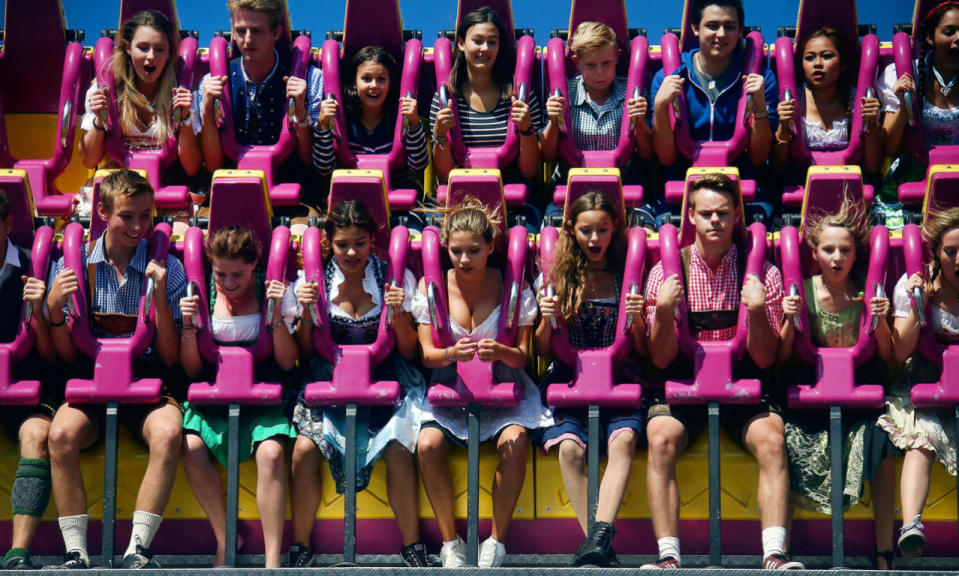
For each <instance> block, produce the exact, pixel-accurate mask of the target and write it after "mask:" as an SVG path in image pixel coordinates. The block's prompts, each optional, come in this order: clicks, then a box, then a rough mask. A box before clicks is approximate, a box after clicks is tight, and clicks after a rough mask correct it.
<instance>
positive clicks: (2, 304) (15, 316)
mask: <svg viewBox="0 0 959 576" xmlns="http://www.w3.org/2000/svg"><path fill="white" fill-rule="evenodd" d="M17 253H18V254H19V255H20V267H19V268H10V269H9V270H7V269H4V270H2V271H0V315H2V316H0V318H2V320H0V342H2V343H4V344H6V343H8V342H13V339H14V338H16V337H17V329H18V328H19V326H20V310H21V307H22V306H23V280H21V279H20V277H21V276H23V275H24V274H26V273H27V271H29V270H30V253H29V252H27V251H26V250H23V249H22V248H19V247H18V248H17ZM44 280H46V278H44Z"/></svg>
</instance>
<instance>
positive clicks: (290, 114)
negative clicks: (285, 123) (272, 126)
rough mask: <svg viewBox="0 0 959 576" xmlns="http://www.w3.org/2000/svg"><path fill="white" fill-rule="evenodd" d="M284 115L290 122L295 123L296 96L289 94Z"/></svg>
mask: <svg viewBox="0 0 959 576" xmlns="http://www.w3.org/2000/svg"><path fill="white" fill-rule="evenodd" d="M286 116H287V118H288V119H289V122H290V124H296V98H294V97H292V96H290V100H289V103H288V104H287V106H286Z"/></svg>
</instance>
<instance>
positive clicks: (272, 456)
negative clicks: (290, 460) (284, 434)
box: [256, 440, 286, 470]
mask: <svg viewBox="0 0 959 576" xmlns="http://www.w3.org/2000/svg"><path fill="white" fill-rule="evenodd" d="M285 460H286V450H284V448H283V444H282V443H280V442H277V441H276V440H264V441H263V442H260V445H259V446H257V448H256V467H257V469H258V470H282V469H283V463H284V461H285Z"/></svg>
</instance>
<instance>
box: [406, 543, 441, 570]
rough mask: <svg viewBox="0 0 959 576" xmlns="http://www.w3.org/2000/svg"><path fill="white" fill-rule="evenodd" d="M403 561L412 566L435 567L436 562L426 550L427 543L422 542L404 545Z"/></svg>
mask: <svg viewBox="0 0 959 576" xmlns="http://www.w3.org/2000/svg"><path fill="white" fill-rule="evenodd" d="M401 554H402V555H403V562H405V563H406V565H407V566H409V567H410V568H434V567H436V564H435V563H434V562H433V560H432V559H431V558H430V555H429V554H427V552H426V545H425V544H423V543H422V542H417V543H415V544H410V545H409V546H403V551H402V552H401Z"/></svg>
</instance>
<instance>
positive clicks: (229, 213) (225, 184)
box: [209, 176, 273, 262]
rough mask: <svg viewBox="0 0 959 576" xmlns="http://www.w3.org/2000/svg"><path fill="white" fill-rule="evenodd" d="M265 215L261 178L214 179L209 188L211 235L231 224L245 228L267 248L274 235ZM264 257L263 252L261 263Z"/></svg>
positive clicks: (265, 254)
mask: <svg viewBox="0 0 959 576" xmlns="http://www.w3.org/2000/svg"><path fill="white" fill-rule="evenodd" d="M227 200H229V202H227ZM268 214H269V212H268V208H267V205H266V198H265V197H264V196H263V181H262V180H261V179H260V178H258V177H255V176H249V177H243V176H228V177H217V178H214V179H213V184H212V186H211V187H210V224H209V230H210V231H211V232H213V231H216V230H219V229H220V228H224V227H227V226H231V225H234V224H236V225H238V226H246V227H247V228H250V229H251V230H253V233H254V234H255V235H256V237H257V239H259V240H260V242H261V243H262V245H263V246H264V247H266V246H269V245H270V244H269V242H270V238H271V236H272V234H273V232H272V229H271V226H270V220H269V216H268ZM266 256H267V253H266V252H265V251H264V254H263V258H262V259H261V262H265V260H266Z"/></svg>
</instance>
